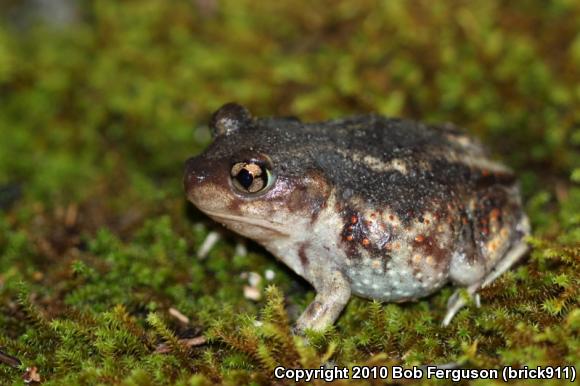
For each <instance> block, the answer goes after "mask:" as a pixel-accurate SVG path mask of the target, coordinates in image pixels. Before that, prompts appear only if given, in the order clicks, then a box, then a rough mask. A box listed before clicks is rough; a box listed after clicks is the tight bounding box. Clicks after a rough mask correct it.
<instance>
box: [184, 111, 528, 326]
mask: <svg viewBox="0 0 580 386" xmlns="http://www.w3.org/2000/svg"><path fill="white" fill-rule="evenodd" d="M210 127H211V129H212V133H213V139H214V140H213V143H212V144H211V146H209V148H208V149H207V150H206V151H205V152H204V153H203V154H201V155H199V156H197V157H194V158H191V159H189V160H188V161H187V163H186V170H185V179H184V183H185V189H186V191H187V197H188V199H189V200H190V201H191V202H192V203H193V204H194V205H195V206H196V207H198V208H199V209H200V210H201V211H203V212H205V213H206V214H207V215H208V216H210V217H211V218H213V219H214V220H216V221H218V222H220V223H222V224H223V225H225V226H226V227H228V228H230V229H231V230H233V231H234V232H237V233H239V234H241V235H243V236H246V237H249V238H250V239H253V240H255V241H257V242H258V243H260V244H261V245H263V246H264V247H265V248H266V249H267V250H268V251H270V252H271V253H272V254H273V255H274V256H276V257H277V258H278V259H280V260H281V261H282V262H284V263H285V264H286V265H287V266H289V267H290V268H291V269H292V270H293V271H294V272H296V273H297V274H298V275H300V276H302V277H304V278H305V279H306V280H307V281H308V282H309V283H310V284H311V285H312V286H313V287H314V288H315V290H316V292H317V295H316V298H315V300H314V301H313V302H312V303H311V304H310V305H309V306H308V307H307V309H306V310H305V311H304V313H303V314H302V316H300V318H299V319H298V321H297V323H296V329H297V330H298V331H302V330H304V329H306V328H311V329H317V330H320V329H323V328H325V327H326V326H328V325H330V324H332V323H334V321H335V320H336V319H337V317H338V316H339V314H340V312H341V311H342V309H343V308H344V307H345V305H346V303H347V301H348V300H349V298H350V296H351V294H354V295H358V296H362V297H365V298H370V299H377V300H380V301H384V302H404V301H411V300H416V299H418V298H421V297H424V296H427V295H429V294H432V293H433V292H435V291H437V290H438V289H439V288H441V287H442V286H444V285H445V284H446V283H448V282H451V283H453V284H455V285H456V286H458V287H460V288H461V287H463V288H465V289H466V290H467V293H468V294H469V295H470V296H472V297H474V298H476V299H477V300H478V298H477V290H478V289H480V288H481V287H483V286H486V285H488V284H489V283H490V282H492V281H493V280H494V279H495V278H496V277H498V276H499V275H501V274H502V273H503V272H505V271H506V270H507V269H509V268H510V267H511V266H512V265H513V264H514V263H515V262H517V261H518V259H520V257H522V256H523V255H524V254H525V252H526V251H527V246H526V244H525V242H524V240H523V239H524V237H525V236H526V235H527V234H529V225H528V220H527V217H526V215H525V214H524V212H523V210H522V204H521V199H520V192H519V188H518V185H517V181H516V179H515V177H514V174H513V173H512V172H511V171H510V170H509V169H508V168H507V167H505V166H503V165H502V164H500V163H498V162H495V161H493V160H491V159H490V158H489V154H488V152H487V151H486V150H485V149H484V147H483V146H482V145H481V144H480V143H479V142H477V141H476V140H474V139H472V138H470V137H469V136H467V135H466V134H465V133H463V132H462V131H460V130H458V129H457V128H455V127H454V126H452V125H449V124H446V125H439V126H437V125H426V124H423V123H419V122H415V121H411V120H406V119H396V118H386V117H383V116H379V115H361V116H353V117H348V118H344V119H337V120H332V121H326V122H313V123H302V122H300V121H299V120H298V119H295V118H253V117H252V116H251V115H250V113H249V112H248V110H247V109H246V108H244V107H242V106H240V105H238V104H234V103H230V104H226V105H224V106H223V107H222V108H221V109H219V110H218V111H217V112H216V113H215V114H214V115H213V117H212V120H211V123H210ZM464 298H465V297H463V296H459V289H458V291H456V293H455V294H454V295H453V296H452V297H451V298H450V300H449V304H448V310H447V314H446V316H445V318H444V320H443V324H444V325H446V324H448V323H449V322H450V321H451V319H452V318H453V316H454V315H455V313H457V311H458V310H459V309H460V308H461V307H462V306H463V305H464V304H465V303H466V302H465V300H464Z"/></svg>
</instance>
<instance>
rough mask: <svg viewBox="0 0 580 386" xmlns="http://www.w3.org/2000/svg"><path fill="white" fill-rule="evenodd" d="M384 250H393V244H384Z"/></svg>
mask: <svg viewBox="0 0 580 386" xmlns="http://www.w3.org/2000/svg"><path fill="white" fill-rule="evenodd" d="M385 249H393V244H391V243H386V244H385Z"/></svg>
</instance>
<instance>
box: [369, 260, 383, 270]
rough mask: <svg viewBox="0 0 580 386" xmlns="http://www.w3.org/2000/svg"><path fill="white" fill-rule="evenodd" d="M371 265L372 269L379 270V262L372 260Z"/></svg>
mask: <svg viewBox="0 0 580 386" xmlns="http://www.w3.org/2000/svg"><path fill="white" fill-rule="evenodd" d="M371 265H372V267H373V268H374V269H379V268H381V262H380V261H378V260H373V262H372V263H371Z"/></svg>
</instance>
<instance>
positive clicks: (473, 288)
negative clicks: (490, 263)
mask: <svg viewBox="0 0 580 386" xmlns="http://www.w3.org/2000/svg"><path fill="white" fill-rule="evenodd" d="M528 249H529V248H528V245H527V244H526V243H525V242H524V241H520V242H518V243H517V244H515V245H514V246H513V247H512V248H511V249H510V250H509V251H508V252H507V253H506V255H505V256H504V258H503V259H501V260H500V261H499V262H498V263H497V265H496V266H495V267H493V268H492V270H491V271H490V272H488V274H487V276H485V277H484V278H483V279H482V280H481V281H479V282H477V283H475V284H472V285H470V286H469V287H467V295H468V299H469V298H472V299H473V300H474V301H475V304H476V306H477V307H479V306H480V301H479V294H477V291H478V290H479V289H480V288H484V287H486V286H488V285H489V284H491V283H492V282H493V281H494V280H495V279H497V278H498V277H499V276H500V275H501V274H503V273H504V272H505V271H507V270H508V269H510V268H511V267H512V265H514V264H515V263H517V262H518V261H519V260H520V259H521V258H522V257H523V256H524V255H525V254H526V252H527V251H528ZM461 291H462V289H457V290H456V291H455V293H454V294H453V295H451V297H450V298H449V301H448V302H447V313H446V314H445V318H443V321H442V322H441V325H442V326H443V327H447V326H448V325H449V323H450V322H451V320H452V319H453V317H454V316H455V315H456V314H457V313H458V312H459V310H461V308H463V307H464V306H465V305H466V304H467V300H466V299H465V297H463V296H461Z"/></svg>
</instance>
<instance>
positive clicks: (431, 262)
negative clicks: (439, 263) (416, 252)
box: [425, 256, 435, 265]
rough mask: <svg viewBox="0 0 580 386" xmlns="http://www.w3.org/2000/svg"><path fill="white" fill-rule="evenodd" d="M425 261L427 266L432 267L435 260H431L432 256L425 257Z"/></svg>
mask: <svg viewBox="0 0 580 386" xmlns="http://www.w3.org/2000/svg"><path fill="white" fill-rule="evenodd" d="M425 260H426V261H427V264H429V265H433V263H435V259H433V256H427V258H426V259H425Z"/></svg>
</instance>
